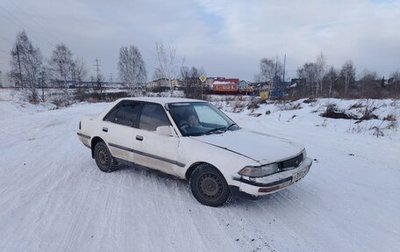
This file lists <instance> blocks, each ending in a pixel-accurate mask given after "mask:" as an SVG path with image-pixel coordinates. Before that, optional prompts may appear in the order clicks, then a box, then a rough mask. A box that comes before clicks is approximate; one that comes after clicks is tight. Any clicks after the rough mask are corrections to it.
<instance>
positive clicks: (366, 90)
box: [359, 70, 382, 98]
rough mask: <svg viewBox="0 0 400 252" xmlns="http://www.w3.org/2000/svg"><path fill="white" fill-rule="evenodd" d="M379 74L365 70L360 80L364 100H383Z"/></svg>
mask: <svg viewBox="0 0 400 252" xmlns="http://www.w3.org/2000/svg"><path fill="white" fill-rule="evenodd" d="M377 79H378V74H377V73H376V72H374V71H369V70H364V71H363V73H362V74H361V78H360V80H359V88H360V89H361V94H360V95H361V97H363V98H382V97H381V92H380V91H381V89H380V88H379V81H377Z"/></svg>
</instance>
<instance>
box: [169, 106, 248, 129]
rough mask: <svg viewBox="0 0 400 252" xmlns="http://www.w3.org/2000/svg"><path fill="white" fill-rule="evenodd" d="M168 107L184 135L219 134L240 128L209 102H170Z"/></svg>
mask: <svg viewBox="0 0 400 252" xmlns="http://www.w3.org/2000/svg"><path fill="white" fill-rule="evenodd" d="M167 107H168V110H169V113H170V114H171V116H172V119H173V120H174V121H175V124H176V125H177V126H178V128H179V130H180V132H181V133H182V135H183V136H201V135H206V134H219V133H223V132H225V131H227V130H238V129H240V127H239V126H237V124H236V123H235V122H234V121H232V120H231V119H230V118H229V117H228V116H226V115H225V114H224V113H222V112H221V111H220V110H219V109H217V108H215V107H214V106H213V105H211V104H209V103H207V102H179V103H169V104H168V105H167Z"/></svg>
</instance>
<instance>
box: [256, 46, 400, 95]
mask: <svg viewBox="0 0 400 252" xmlns="http://www.w3.org/2000/svg"><path fill="white" fill-rule="evenodd" d="M283 71H284V67H283V64H282V63H281V62H279V61H278V60H275V61H274V60H273V59H270V58H263V59H261V60H260V72H259V74H258V75H257V76H256V79H257V80H258V81H260V82H272V81H273V80H274V78H275V79H276V78H278V79H279V80H280V81H284V80H283V79H284V73H283ZM287 89H288V92H289V95H290V96H291V97H292V98H303V97H337V98H400V71H395V72H393V73H392V74H390V76H388V77H386V78H385V77H384V76H379V75H378V73H377V72H375V71H370V70H364V71H362V72H361V73H360V75H359V78H358V79H357V78H356V67H355V66H354V64H353V62H352V61H351V60H348V61H346V62H344V64H343V65H342V67H341V68H340V69H337V68H335V67H334V66H329V65H328V64H327V62H326V58H325V57H324V55H323V54H322V53H321V54H320V55H318V56H317V57H316V59H315V61H313V62H306V63H304V64H303V65H302V66H300V67H298V69H297V78H296V79H292V82H291V83H289V84H288V88H287Z"/></svg>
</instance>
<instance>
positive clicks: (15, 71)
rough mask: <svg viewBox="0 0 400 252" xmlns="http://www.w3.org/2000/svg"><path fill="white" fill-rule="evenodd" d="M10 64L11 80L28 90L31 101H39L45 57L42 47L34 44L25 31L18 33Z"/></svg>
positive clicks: (17, 85)
mask: <svg viewBox="0 0 400 252" xmlns="http://www.w3.org/2000/svg"><path fill="white" fill-rule="evenodd" d="M10 66H11V70H10V72H9V78H10V80H11V81H12V82H14V85H15V86H16V87H21V88H22V89H24V90H25V91H26V94H27V96H28V98H29V101H30V102H34V103H36V102H38V101H39V100H38V94H37V87H38V86H39V78H40V72H41V71H43V57H42V54H41V52H40V49H39V48H38V47H34V46H33V45H32V43H31V41H30V40H29V38H28V36H27V35H26V33H25V32H24V31H22V32H20V33H18V34H17V37H16V42H15V44H14V46H13V49H12V50H11V60H10Z"/></svg>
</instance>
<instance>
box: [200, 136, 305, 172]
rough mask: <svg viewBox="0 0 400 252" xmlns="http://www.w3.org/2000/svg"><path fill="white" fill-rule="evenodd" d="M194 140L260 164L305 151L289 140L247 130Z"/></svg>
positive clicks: (283, 158)
mask: <svg viewBox="0 0 400 252" xmlns="http://www.w3.org/2000/svg"><path fill="white" fill-rule="evenodd" d="M192 139H195V140H198V141H201V142H204V143H207V144H210V145H214V146H216V147H219V148H223V149H226V150H228V151H232V152H235V153H237V154H239V155H242V156H245V157H248V158H250V159H252V160H254V161H257V162H259V163H260V164H268V163H273V162H279V161H282V160H285V159H288V158H292V157H295V156H297V155H299V154H300V153H301V152H302V151H303V150H304V147H303V146H302V145H299V144H295V143H293V142H291V141H289V140H286V139H283V138H279V137H275V136H271V135H268V134H264V133H260V132H255V131H250V130H246V129H240V130H235V131H226V132H224V133H221V134H212V135H203V136H197V137H192Z"/></svg>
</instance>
